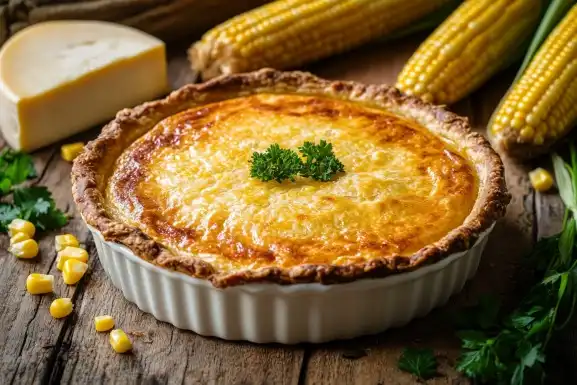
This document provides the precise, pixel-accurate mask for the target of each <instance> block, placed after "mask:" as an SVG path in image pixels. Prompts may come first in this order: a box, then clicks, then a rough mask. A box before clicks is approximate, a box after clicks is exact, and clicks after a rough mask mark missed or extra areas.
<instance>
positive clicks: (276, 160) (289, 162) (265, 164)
mask: <svg viewBox="0 0 577 385" xmlns="http://www.w3.org/2000/svg"><path fill="white" fill-rule="evenodd" d="M250 163H251V169H250V176H251V177H253V178H258V179H260V180H262V181H263V182H268V181H270V180H276V181H277V182H279V183H281V182H282V181H283V180H285V179H290V180H291V181H293V182H294V180H295V176H296V175H297V174H298V173H299V172H300V171H301V169H302V166H303V162H302V160H301V159H300V158H299V156H298V154H297V153H296V152H294V151H293V150H287V149H284V148H281V147H280V146H279V145H278V144H276V143H275V144H271V145H270V147H269V148H268V149H267V150H266V151H265V152H264V153H258V152H254V153H253V154H252V160H251V161H250Z"/></svg>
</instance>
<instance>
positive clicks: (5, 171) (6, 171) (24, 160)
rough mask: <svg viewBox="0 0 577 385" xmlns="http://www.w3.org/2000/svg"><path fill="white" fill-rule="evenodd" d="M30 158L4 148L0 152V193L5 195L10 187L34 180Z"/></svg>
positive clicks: (34, 171)
mask: <svg viewBox="0 0 577 385" xmlns="http://www.w3.org/2000/svg"><path fill="white" fill-rule="evenodd" d="M35 177H36V170H35V169H34V162H33V161H32V157H31V156H30V155H28V154H25V153H23V152H17V151H14V150H12V149H10V148H5V149H3V150H2V151H1V152H0V193H1V194H2V195H6V194H8V193H9V192H10V189H11V188H12V186H14V185H17V184H20V183H22V182H24V181H26V180H27V179H31V178H35Z"/></svg>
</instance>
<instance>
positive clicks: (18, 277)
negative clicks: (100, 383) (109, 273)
mask: <svg viewBox="0 0 577 385" xmlns="http://www.w3.org/2000/svg"><path fill="white" fill-rule="evenodd" d="M58 162H61V161H60V159H59V156H58V155H57V151H56V148H54V147H52V148H48V149H45V150H42V151H40V152H38V153H37V154H36V156H35V163H36V167H37V170H38V172H39V178H38V180H37V181H36V182H35V183H38V184H42V185H45V186H47V187H48V188H49V189H50V190H51V191H52V193H53V195H54V198H55V200H56V202H57V205H58V207H60V208H61V209H67V208H69V207H70V181H69V177H68V175H69V171H60V170H61V169H62V168H61V167H55V164H56V163H58ZM66 167H68V170H69V167H70V166H69V165H66ZM78 222H79V221H78V220H76V219H73V220H72V221H71V222H70V223H69V224H68V225H67V226H66V227H65V228H63V229H62V231H74V230H76V229H77V227H78ZM74 232H76V233H78V231H74ZM55 233H56V232H50V233H45V234H39V236H38V237H37V239H38V240H39V245H40V253H39V257H38V258H36V259H35V260H33V261H29V262H28V261H20V260H17V259H16V258H14V257H13V256H12V255H10V254H9V253H8V252H7V251H6V249H7V247H8V237H7V236H5V235H3V236H2V237H0V285H2V292H3V293H4V296H5V300H4V301H2V302H1V303H0V322H2V325H4V328H5V329H4V332H3V333H0V355H1V357H2V361H1V363H0V373H2V378H4V379H6V383H26V384H28V383H36V382H39V381H41V380H42V378H43V377H44V376H45V375H46V372H47V371H48V370H49V369H50V357H51V355H52V352H53V350H54V346H55V345H57V342H58V338H59V335H60V332H61V331H62V330H63V329H64V327H65V325H66V322H67V321H59V320H55V319H53V318H52V317H51V316H50V314H49V312H48V306H49V305H50V302H51V300H52V299H53V298H55V297H56V294H55V295H47V296H31V295H28V294H27V293H26V290H25V280H26V277H27V276H28V274H29V273H32V272H42V273H50V274H54V275H56V276H57V279H56V283H55V293H57V295H58V296H65V297H69V296H72V295H73V294H74V288H72V289H70V288H67V287H66V285H64V284H63V282H62V281H61V280H60V279H58V277H59V273H58V272H57V270H56V268H55V266H54V262H55V257H56V253H55V251H54V245H53V236H54V234H55ZM80 235H82V234H80ZM81 239H82V237H81Z"/></svg>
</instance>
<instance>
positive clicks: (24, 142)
mask: <svg viewBox="0 0 577 385" xmlns="http://www.w3.org/2000/svg"><path fill="white" fill-rule="evenodd" d="M166 92H168V81H167V74H166V52H165V47H164V43H163V42H162V41H160V40H158V39H157V38H155V37H152V36H150V35H147V34H145V33H143V32H140V31H138V30H135V29H132V28H129V27H125V26H121V25H117V24H113V23H107V22H98V21H50V22H46V23H41V24H37V25H34V26H32V27H29V28H26V29H24V30H23V31H21V32H20V33H18V34H16V35H14V36H13V37H12V38H11V39H10V40H8V41H7V42H6V44H4V46H3V47H2V49H1V50H0V128H1V130H2V133H3V135H4V138H5V139H6V141H7V142H8V144H9V145H10V146H12V147H14V148H16V149H19V150H23V151H32V150H35V149H37V148H40V147H43V146H46V145H49V144H51V143H54V142H56V141H59V140H61V139H63V138H65V137H68V136H70V135H73V134H75V133H78V132H80V131H82V130H85V129H88V128H91V127H94V126H95V125H97V124H99V123H102V122H105V121H106V120H108V119H110V118H112V117H114V115H115V114H116V112H117V111H119V110H121V109H122V108H125V107H132V106H134V105H136V104H139V103H142V102H144V101H147V100H150V99H154V98H156V97H158V96H160V95H162V94H164V93H166Z"/></svg>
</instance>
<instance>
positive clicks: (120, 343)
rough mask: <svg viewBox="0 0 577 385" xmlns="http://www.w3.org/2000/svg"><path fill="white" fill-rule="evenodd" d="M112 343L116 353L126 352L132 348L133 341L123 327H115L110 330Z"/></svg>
mask: <svg viewBox="0 0 577 385" xmlns="http://www.w3.org/2000/svg"><path fill="white" fill-rule="evenodd" d="M110 345H112V349H114V351H115V352H116V353H126V352H128V351H130V350H132V342H130V339H129V338H128V336H127V335H126V333H124V331H122V329H114V330H112V331H111V332H110Z"/></svg>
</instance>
